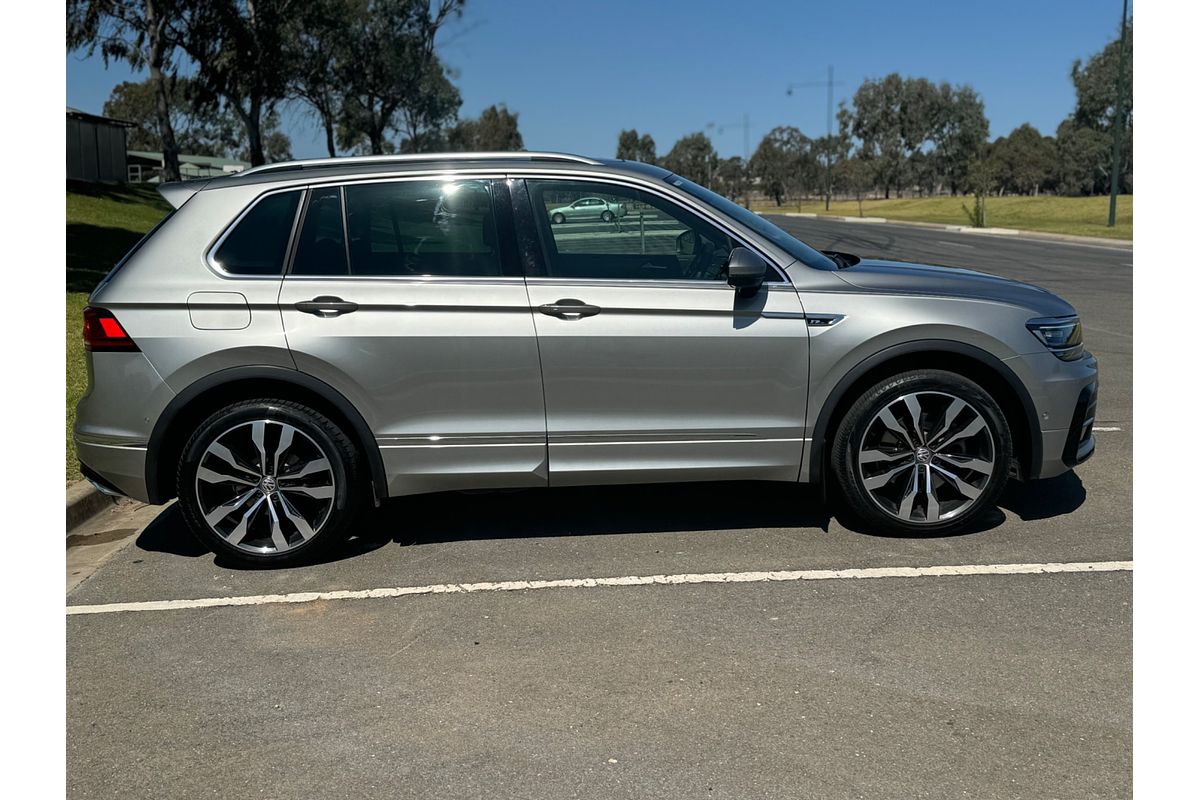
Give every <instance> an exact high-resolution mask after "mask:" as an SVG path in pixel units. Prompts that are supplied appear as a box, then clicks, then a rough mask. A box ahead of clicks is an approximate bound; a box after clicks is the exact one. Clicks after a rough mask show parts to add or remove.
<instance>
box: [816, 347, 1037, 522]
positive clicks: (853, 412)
mask: <svg viewBox="0 0 1200 800" xmlns="http://www.w3.org/2000/svg"><path fill="white" fill-rule="evenodd" d="M1012 452H1013V451H1012V435H1011V432H1010V431H1009V428H1008V423H1007V421H1006V420H1005V418H1004V413H1003V412H1002V411H1001V409H1000V407H999V406H998V405H997V404H996V401H995V400H993V399H992V397H991V396H990V395H989V394H988V393H987V392H986V391H985V390H984V389H983V388H982V387H980V386H979V385H978V384H976V383H974V382H973V381H970V380H967V379H966V378H964V377H962V376H961V375H957V374H955V373H951V372H944V371H941V370H920V371H914V372H905V373H902V374H900V375H896V376H894V377H891V378H888V379H887V380H884V381H881V382H879V383H878V384H876V385H875V386H872V387H871V388H870V389H868V390H867V391H866V392H865V393H864V394H863V395H862V397H860V398H859V399H858V401H857V402H855V404H854V405H853V406H852V407H851V408H850V410H849V411H848V412H847V413H846V416H845V417H844V418H843V420H842V423H841V425H840V426H839V428H838V433H837V436H836V437H835V439H834V443H833V451H832V466H833V472H834V475H835V476H836V478H837V481H838V483H839V485H840V486H841V489H842V492H843V494H844V496H845V498H846V500H847V502H848V504H849V506H850V509H851V511H853V512H854V514H855V515H856V516H858V517H859V518H861V519H862V520H863V521H864V522H865V523H867V524H868V526H870V527H871V528H872V529H873V530H878V531H880V532H887V533H900V534H913V533H935V532H940V533H945V532H949V531H952V530H956V529H961V528H964V527H966V526H968V525H969V524H970V523H971V522H972V520H974V519H975V518H977V517H978V515H979V514H981V513H983V512H984V511H986V510H987V509H988V508H990V507H991V506H992V505H993V504H994V502H995V500H996V498H997V497H998V496H999V495H1000V493H1001V492H1002V491H1003V490H1004V486H1005V483H1006V482H1007V480H1008V469H1009V463H1010V462H1011V460H1012Z"/></svg>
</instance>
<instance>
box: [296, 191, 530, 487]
mask: <svg viewBox="0 0 1200 800" xmlns="http://www.w3.org/2000/svg"><path fill="white" fill-rule="evenodd" d="M496 189H497V186H494V185H493V182H492V181H490V180H450V179H428V178H426V179H414V180H391V181H383V182H379V181H376V182H362V183H347V184H344V185H329V186H313V187H310V188H309V191H308V197H307V199H306V203H305V209H304V216H303V218H302V220H301V222H300V228H299V235H298V236H297V240H296V246H295V249H294V255H293V257H292V263H291V268H290V270H289V272H288V274H287V276H286V278H285V279H284V281H283V286H282V289H281V291H280V294H279V306H280V309H281V312H282V315H283V322H284V329H285V333H286V335H287V341H288V345H289V347H290V348H291V351H292V354H293V356H294V358H295V361H296V366H297V367H298V368H299V369H300V370H303V371H304V372H307V373H310V374H312V375H313V376H315V377H317V378H319V379H321V380H323V381H325V382H326V383H328V384H330V385H331V386H333V387H334V388H336V389H338V390H339V391H340V392H341V393H342V394H343V395H345V396H346V397H347V398H348V399H349V400H350V401H351V402H352V403H353V404H354V405H355V406H356V407H357V408H358V409H359V410H360V411H361V412H362V413H363V416H364V417H366V420H367V424H368V425H369V426H370V428H371V430H372V431H373V432H374V434H375V437H376V440H377V442H378V444H379V447H380V452H381V453H382V455H383V461H384V466H385V468H386V470H387V473H388V487H389V494H391V495H393V496H394V495H400V494H410V493H415V492H424V491H440V490H448V489H459V488H488V487H510V486H511V487H515V486H544V485H545V484H546V438H545V409H544V406H543V403H542V383H541V373H540V368H539V363H538V350H537V341H536V338H535V332H534V327H533V320H532V318H531V312H530V309H529V303H528V298H527V296H526V292H525V283H524V279H523V278H522V277H521V275H520V267H519V265H518V264H517V263H516V259H515V257H514V256H510V255H506V254H505V252H504V251H505V248H504V247H501V245H500V242H499V241H498V235H497V231H498V226H497V222H496V208H495V207H494V204H493V201H492V200H493V192H494V191H496ZM498 189H499V190H500V191H502V192H504V198H505V199H504V203H503V204H502V205H501V210H502V213H503V214H504V215H505V218H506V219H507V216H508V214H509V211H508V208H509V205H508V200H507V197H508V195H507V189H506V187H505V186H504V185H503V183H500V184H499V186H498Z"/></svg>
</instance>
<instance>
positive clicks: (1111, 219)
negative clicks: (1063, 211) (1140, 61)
mask: <svg viewBox="0 0 1200 800" xmlns="http://www.w3.org/2000/svg"><path fill="white" fill-rule="evenodd" d="M1128 28H1129V0H1124V3H1122V5H1121V50H1120V53H1119V56H1118V58H1117V104H1116V105H1117V107H1116V112H1117V113H1116V117H1115V118H1114V119H1113V163H1112V174H1111V175H1110V177H1109V181H1108V182H1109V190H1108V227H1110V228H1111V227H1113V226H1114V225H1116V224H1117V190H1118V189H1119V188H1120V183H1121V136H1122V134H1124V133H1125V37H1126V35H1127V33H1126V32H1127V30H1128Z"/></svg>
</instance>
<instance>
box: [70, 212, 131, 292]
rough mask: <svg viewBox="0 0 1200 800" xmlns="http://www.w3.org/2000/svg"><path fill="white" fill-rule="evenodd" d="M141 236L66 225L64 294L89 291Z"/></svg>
mask: <svg viewBox="0 0 1200 800" xmlns="http://www.w3.org/2000/svg"><path fill="white" fill-rule="evenodd" d="M142 236H143V234H140V233H135V232H134V231H131V230H127V229H125V228H106V227H103V226H100V225H88V224H86V223H81V222H72V223H69V224H68V225H67V291H68V292H90V291H91V290H92V289H94V288H96V284H97V283H99V282H100V280H101V279H102V278H103V277H104V276H105V275H107V274H108V271H109V270H110V269H112V268H113V265H114V264H116V263H117V262H118V261H120V260H121V259H122V258H123V257H124V256H125V254H126V253H128V252H129V249H130V248H131V247H133V246H134V245H135V244H137V242H138V240H139V239H141V238H142Z"/></svg>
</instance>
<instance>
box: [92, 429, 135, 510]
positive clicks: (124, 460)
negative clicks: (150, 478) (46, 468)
mask: <svg viewBox="0 0 1200 800" xmlns="http://www.w3.org/2000/svg"><path fill="white" fill-rule="evenodd" d="M75 450H76V452H77V453H78V454H79V466H80V471H81V472H82V473H83V476H84V477H85V478H87V479H88V480H90V481H91V482H92V483H93V484H95V485H96V488H98V489H100V491H102V492H105V493H114V492H115V493H116V494H122V495H125V496H126V497H132V498H133V499H134V500H140V501H141V502H143V503H148V502H150V498H149V494H148V492H147V491H146V448H145V447H135V446H129V445H120V444H108V443H99V442H94V441H86V440H82V439H80V438H79V437H78V436H77V437H75Z"/></svg>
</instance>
